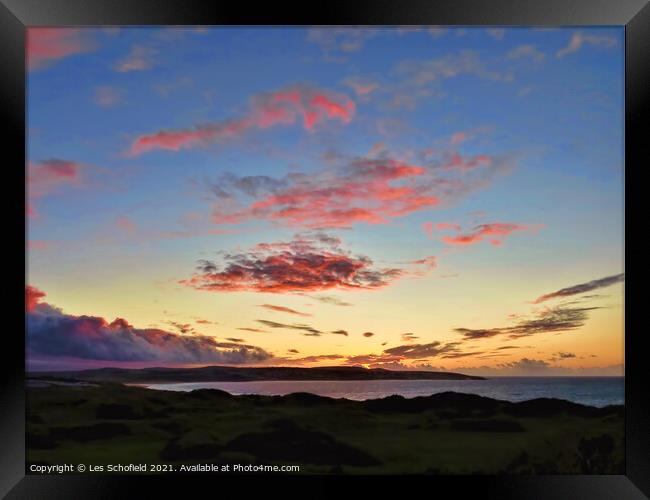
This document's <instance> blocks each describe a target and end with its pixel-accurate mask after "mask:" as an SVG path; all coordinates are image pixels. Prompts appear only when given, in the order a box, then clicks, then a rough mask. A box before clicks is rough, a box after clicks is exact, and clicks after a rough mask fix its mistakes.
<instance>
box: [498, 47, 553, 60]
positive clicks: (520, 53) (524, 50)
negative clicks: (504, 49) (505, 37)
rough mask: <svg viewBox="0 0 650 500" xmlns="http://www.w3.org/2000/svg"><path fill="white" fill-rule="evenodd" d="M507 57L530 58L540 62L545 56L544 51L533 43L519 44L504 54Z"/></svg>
mask: <svg viewBox="0 0 650 500" xmlns="http://www.w3.org/2000/svg"><path fill="white" fill-rule="evenodd" d="M506 57H507V58H508V59H522V58H526V59H532V60H533V61H535V62H538V63H539V62H542V61H543V60H544V58H545V57H546V56H545V55H544V53H543V52H542V51H541V50H539V49H538V48H537V47H535V46H534V45H519V46H518V47H515V48H514V49H512V50H511V51H509V52H508V54H507V55H506Z"/></svg>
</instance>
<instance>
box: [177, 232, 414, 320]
mask: <svg viewBox="0 0 650 500" xmlns="http://www.w3.org/2000/svg"><path fill="white" fill-rule="evenodd" d="M339 245H340V241H339V240H338V239H336V238H334V239H332V238H329V237H327V236H320V237H318V236H317V237H313V238H302V237H297V238H295V239H294V240H292V241H290V242H276V243H261V244H259V245H257V246H256V247H254V248H252V249H251V250H249V251H248V252H246V253H241V254H228V255H226V256H224V262H223V263H222V264H218V263H216V262H212V261H207V260H202V261H200V262H199V266H198V267H197V271H198V272H196V273H195V274H194V275H193V276H192V277H191V278H189V279H186V280H182V281H180V283H181V284H183V285H186V286H189V287H191V288H196V289H198V290H204V291H210V292H241V291H248V292H267V293H286V292H315V291H321V290H329V289H341V290H372V289H378V288H383V287H385V286H387V285H389V284H390V283H391V282H392V281H393V280H395V279H397V278H399V277H401V276H402V275H404V274H405V271H404V270H403V269H398V268H377V267H375V266H374V265H373V262H372V260H371V259H370V258H369V257H365V256H361V255H355V256H352V255H350V254H349V252H347V251H345V250H343V249H341V248H340V246H339ZM264 307H267V306H264ZM272 307H273V308H274V310H278V309H277V306H272ZM285 309H286V308H285ZM285 312H288V311H285Z"/></svg>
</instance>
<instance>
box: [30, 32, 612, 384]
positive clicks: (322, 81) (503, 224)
mask: <svg viewBox="0 0 650 500" xmlns="http://www.w3.org/2000/svg"><path fill="white" fill-rule="evenodd" d="M623 49H624V32H623V29H622V28H618V27H614V28H612V27H607V28H596V27H590V28H580V29H576V28H553V29H550V28H484V27H480V28H477V27H472V28H469V27H456V28H451V27H386V28H354V27H346V28H343V27H340V28H271V27H267V28H255V29H253V28H234V27H197V26H191V27H142V28H132V27H128V28H122V27H119V28H118V27H113V28H106V27H105V28H29V30H28V43H27V66H28V79H27V115H28V116H27V120H28V137H27V157H28V158H27V166H26V169H27V172H26V185H27V188H26V192H27V194H26V221H27V241H26V252H27V260H28V266H27V267H28V269H27V286H26V317H27V323H26V324H27V366H28V368H29V369H31V370H63V369H82V368H97V367H103V366H123V367H145V366H204V365H214V364H220V365H223V364H232V365H240V366H277V365H285V366H331V365H359V366H365V367H371V368H387V369H402V370H411V369H425V370H444V371H457V372H462V373H471V374H479V375H504V376H505V375H622V374H623V359H624V352H623V337H624V331H623V288H624V269H623V231H624V225H623V221H624V219H623V202H624V192H623V158H624V156H623V109H624V108H623V95H624V94H623V84H624V82H623V67H624V58H623Z"/></svg>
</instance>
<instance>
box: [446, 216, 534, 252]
mask: <svg viewBox="0 0 650 500" xmlns="http://www.w3.org/2000/svg"><path fill="white" fill-rule="evenodd" d="M542 227H544V226H543V225H541V224H535V225H530V224H511V223H506V222H493V223H490V224H480V225H478V226H476V227H475V228H474V230H473V231H472V232H470V233H466V234H459V235H457V236H443V237H442V238H441V239H442V241H443V242H444V243H447V244H448V245H463V246H464V245H474V244H476V243H478V242H480V241H483V239H485V238H486V237H488V238H490V244H491V245H493V246H500V245H501V244H503V240H504V239H505V237H506V236H509V235H510V234H512V233H514V232H516V231H538V230H539V229H541V228H542ZM455 229H457V228H455ZM457 230H458V229H457Z"/></svg>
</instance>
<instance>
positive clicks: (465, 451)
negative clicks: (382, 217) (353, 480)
mask: <svg viewBox="0 0 650 500" xmlns="http://www.w3.org/2000/svg"><path fill="white" fill-rule="evenodd" d="M27 392H28V408H27V411H28V414H27V417H28V418H27V433H28V448H27V459H28V463H38V464H61V463H73V464H76V463H86V464H94V465H108V464H118V463H122V464H127V463H147V464H161V463H172V464H180V463H185V464H193V463H241V464H267V465H273V464H277V465H300V466H301V473H350V474H420V473H432V474H436V473H440V474H476V473H478V474H499V473H515V474H530V473H553V474H582V473H599V474H603V473H605V474H608V473H609V474H615V473H622V471H623V456H624V454H623V430H624V424H623V415H622V408H621V407H612V408H609V409H603V410H595V409H590V408H589V407H578V406H577V405H576V408H575V409H573V408H569V409H566V408H564V407H561V408H562V411H559V410H558V411H556V412H555V414H553V415H551V416H544V417H538V416H515V415H517V413H516V412H514V411H513V410H512V409H513V408H517V406H516V404H514V403H496V406H494V405H493V407H490V409H486V408H485V407H484V406H483V404H478V403H481V401H488V402H490V401H491V400H487V399H486V398H479V399H476V398H475V397H471V396H467V398H468V403H467V404H465V403H463V405H462V411H461V410H458V407H454V406H452V407H449V404H446V403H445V402H444V399H445V396H444V395H437V396H432V397H431V398H424V399H422V404H421V405H420V406H419V407H418V408H416V409H414V408H413V407H409V406H407V405H406V401H407V400H398V401H397V402H396V403H395V404H392V406H391V407H390V408H389V409H382V408H378V407H369V405H368V404H364V403H363V402H356V401H348V400H334V399H328V398H320V397H313V396H298V397H296V396H291V395H290V396H283V397H281V396H277V397H269V396H230V395H228V394H226V393H223V392H221V391H208V390H202V391H194V392H193V393H182V392H166V391H153V390H149V389H144V388H140V387H127V386H123V385H120V384H115V383H100V384H98V385H94V386H85V387H74V386H65V387H64V386H49V387H43V388H29V389H28V391H27ZM457 399H458V397H457V396H455V398H454V399H453V401H455V402H457ZM548 401H549V403H548V405H550V406H549V408H551V410H552V411H551V412H553V411H554V410H553V408H554V407H553V405H554V404H555V403H554V401H555V400H548ZM475 402H478V403H477V405H476V407H473V405H474V404H475ZM493 403H494V402H493ZM454 404H456V403H454ZM116 405H118V406H116ZM400 405H402V406H403V408H400ZM545 415H547V413H545ZM107 423H111V424H120V425H119V426H118V430H119V429H121V430H122V431H124V426H125V427H126V433H124V432H118V433H117V434H116V435H106V436H102V435H101V432H102V429H104V430H106V432H108V431H111V429H113V427H111V426H110V425H109V426H106V425H104V426H98V424H107ZM92 426H96V427H95V428H94V429H95V430H90V431H89V430H88V429H87V428H88V427H92ZM97 429H99V430H97ZM97 433H99V435H95V434H97ZM109 434H110V433H109ZM251 436H252V437H251ZM256 443H258V444H256ZM263 445H264V446H263ZM163 450H167V452H166V453H165V452H163ZM170 450H171V451H170ZM170 457H171V458H170ZM279 457H280V458H279Z"/></svg>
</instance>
